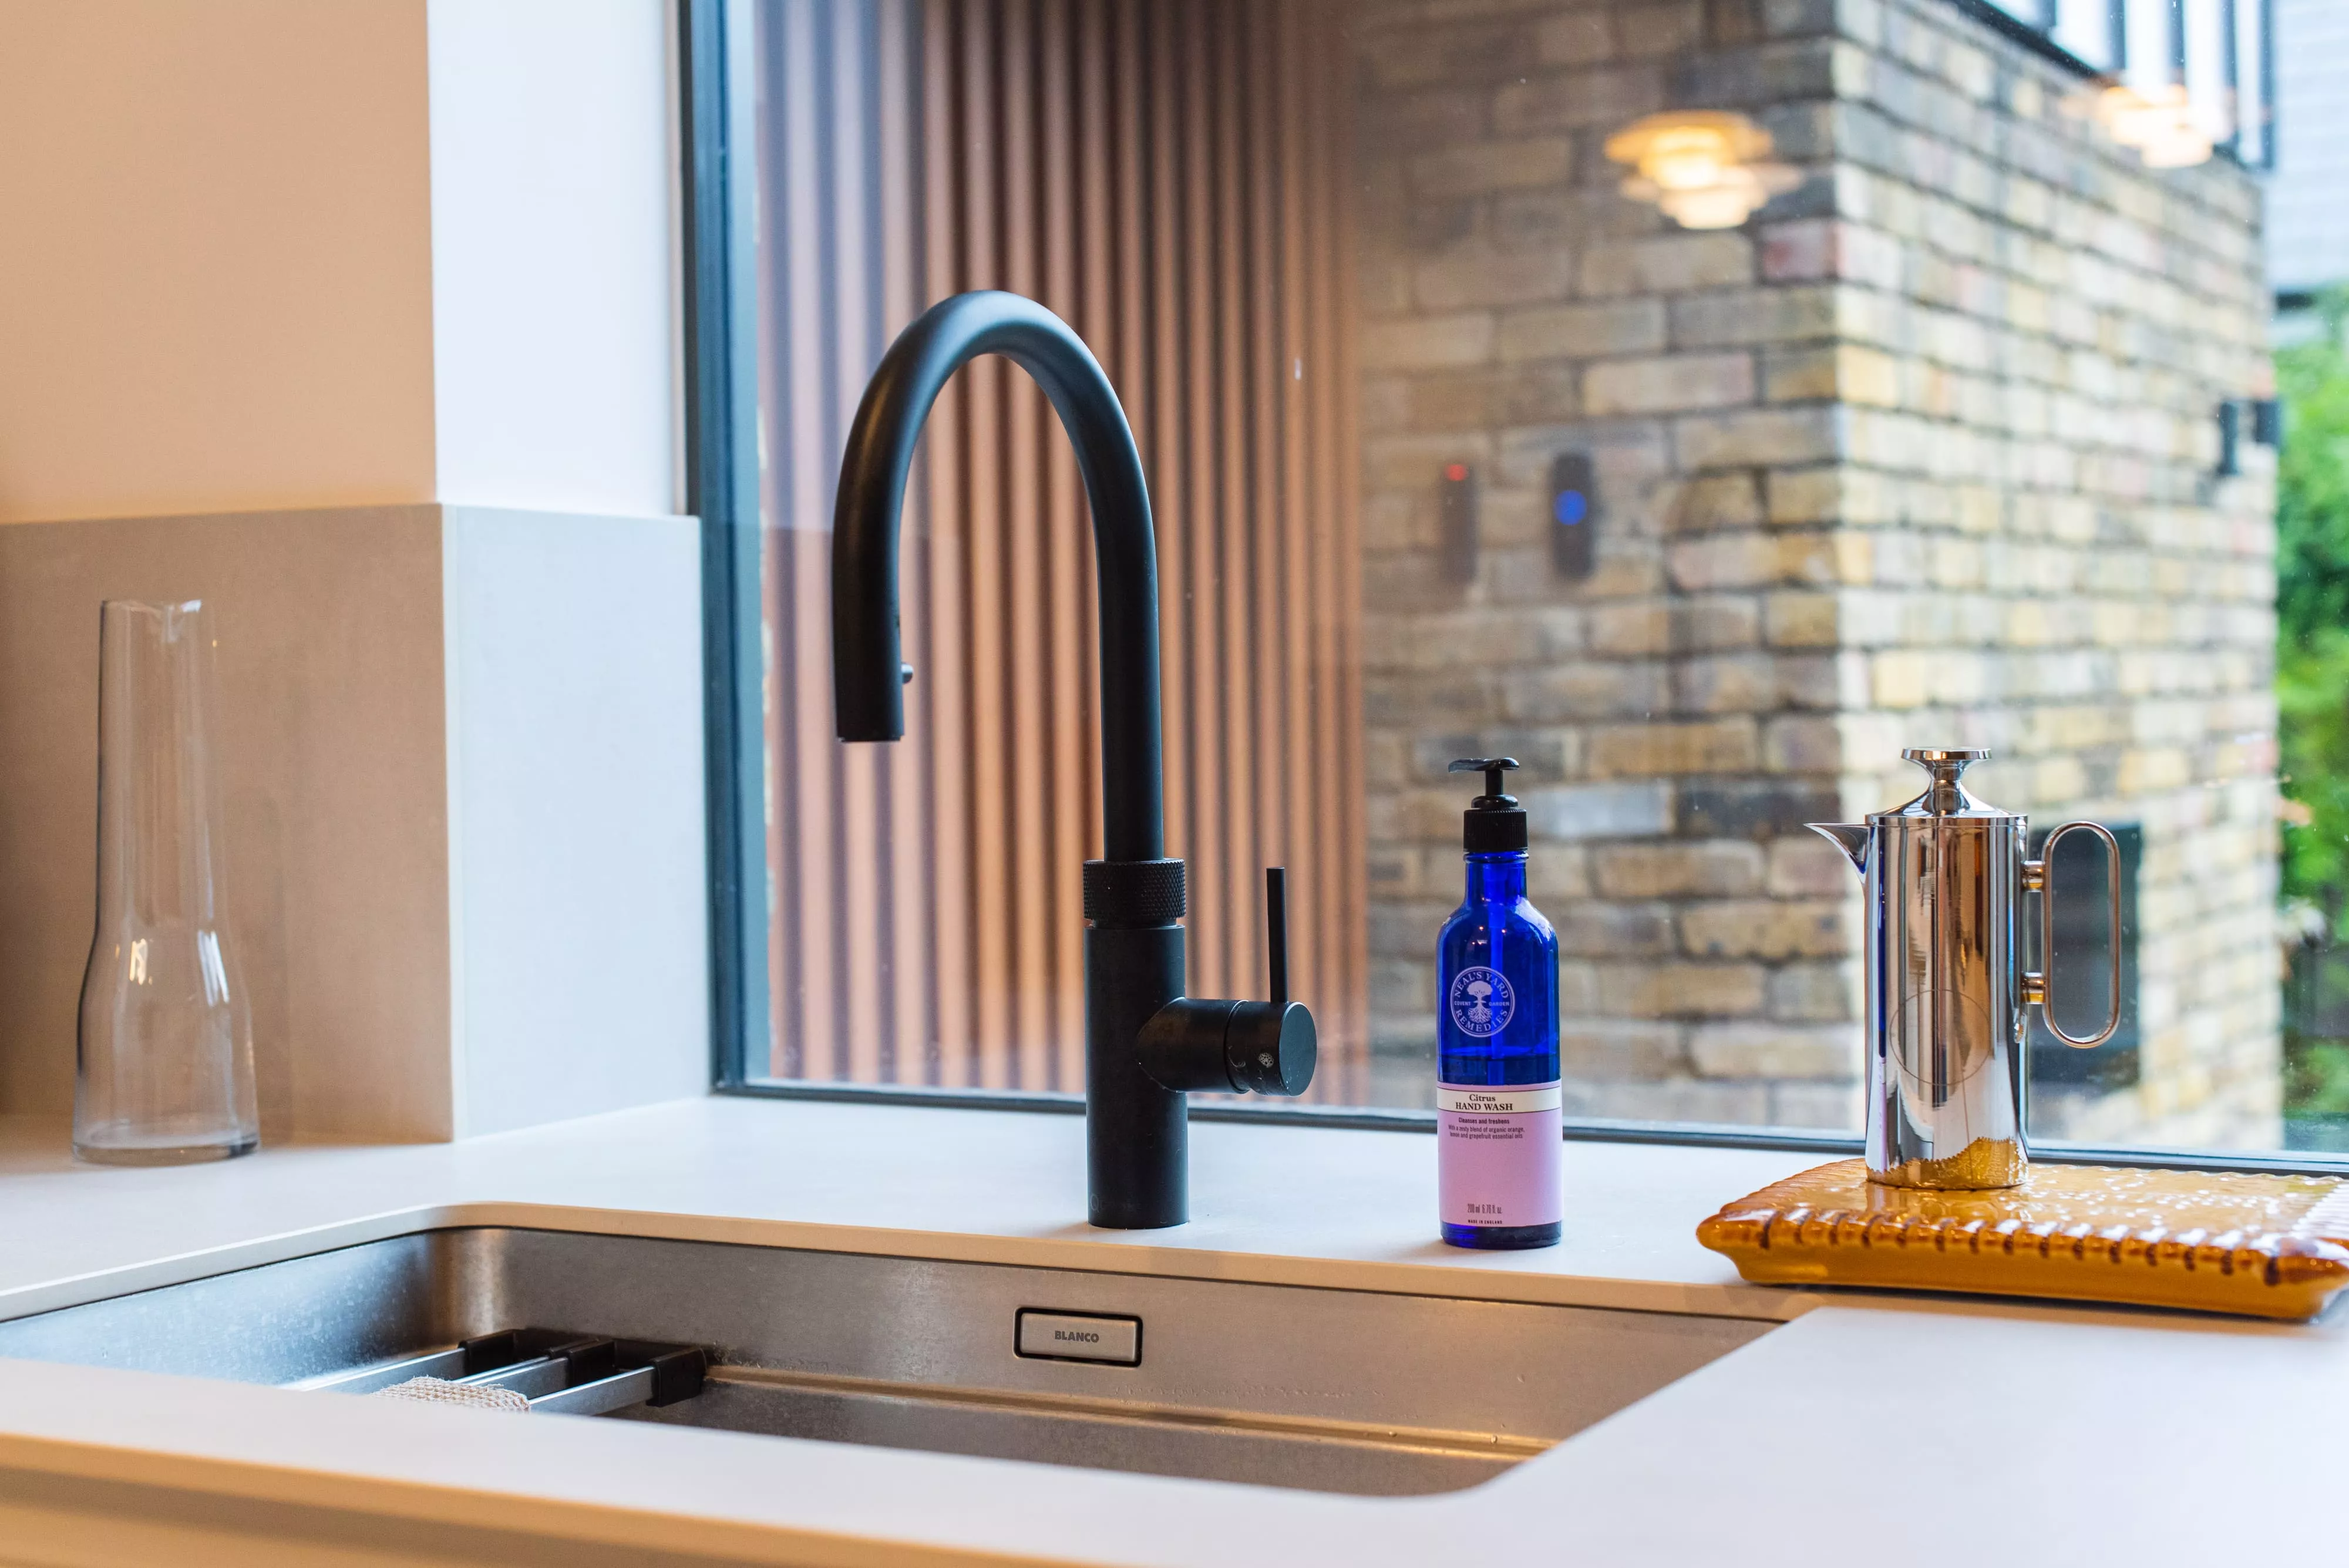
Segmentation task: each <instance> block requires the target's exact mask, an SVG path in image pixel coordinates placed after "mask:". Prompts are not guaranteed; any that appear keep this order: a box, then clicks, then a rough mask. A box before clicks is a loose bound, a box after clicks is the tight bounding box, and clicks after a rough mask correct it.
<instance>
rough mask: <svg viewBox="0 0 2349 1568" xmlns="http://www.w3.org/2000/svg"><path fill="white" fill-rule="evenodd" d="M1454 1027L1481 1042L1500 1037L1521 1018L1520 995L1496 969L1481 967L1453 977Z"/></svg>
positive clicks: (1451, 999) (1461, 972)
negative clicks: (1512, 1023) (1499, 1035)
mask: <svg viewBox="0 0 2349 1568" xmlns="http://www.w3.org/2000/svg"><path fill="white" fill-rule="evenodd" d="M1450 1002H1451V1007H1452V1027H1454V1029H1457V1030H1458V1031H1460V1033H1463V1034H1473V1035H1475V1036H1476V1038H1478V1039H1479V1040H1482V1039H1484V1038H1485V1037H1486V1036H1487V1035H1493V1034H1498V1033H1500V1032H1501V1031H1502V1030H1504V1029H1506V1028H1507V1027H1508V1026H1509V1020H1510V1019H1512V1018H1515V1017H1516V1015H1517V993H1516V992H1514V991H1511V990H1510V989H1509V982H1508V981H1507V980H1506V979H1505V978H1504V977H1503V976H1502V974H1501V971H1499V970H1496V969H1486V968H1485V966H1484V965H1482V964H1478V965H1476V966H1475V968H1473V969H1464V970H1462V971H1460V972H1459V973H1458V974H1455V975H1454V976H1453V977H1452V995H1451V998H1450Z"/></svg>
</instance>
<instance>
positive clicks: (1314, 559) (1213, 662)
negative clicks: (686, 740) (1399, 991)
mask: <svg viewBox="0 0 2349 1568" xmlns="http://www.w3.org/2000/svg"><path fill="white" fill-rule="evenodd" d="M761 23H762V29H763V37H764V44H763V46H762V47H764V49H765V51H766V52H765V55H764V57H763V66H764V69H763V72H762V78H761V79H762V83H763V85H764V90H765V92H766V93H767V94H768V98H767V99H766V100H765V101H764V102H763V103H762V119H761V136H762V149H761V151H762V158H761V223H762V224H764V225H765V226H764V230H763V232H762V236H761V237H762V242H763V254H765V255H766V256H767V257H768V258H769V259H768V261H767V264H766V265H765V267H764V268H763V269H762V275H761V303H762V307H763V308H764V309H765V311H766V316H765V332H764V336H763V339H762V340H763V342H764V345H765V348H766V350H767V353H766V356H765V361H764V362H763V363H762V366H761V392H762V396H763V397H764V398H765V399H766V417H767V421H768V422H767V427H766V442H765V451H766V452H767V454H768V471H767V475H766V479H767V491H766V493H765V496H764V504H765V505H766V507H767V509H768V516H769V520H770V522H771V524H774V525H775V528H776V532H775V533H774V534H773V535H771V539H772V541H773V543H774V546H775V547H774V548H773V549H771V551H770V552H769V567H768V572H769V599H768V604H769V613H770V615H771V618H772V619H771V631H770V635H771V646H772V648H773V649H774V653H775V658H776V659H777V663H778V668H777V669H776V670H774V672H773V679H772V680H771V683H770V691H771V729H770V734H769V746H770V756H771V769H770V776H771V802H770V810H771V813H772V815H771V825H772V830H771V833H770V843H771V875H772V877H773V888H772V896H773V898H774V900H775V907H776V912H777V919H776V920H775V921H774V923H773V926H772V929H773V930H774V932H775V940H774V949H773V952H772V955H771V961H772V963H773V965H774V970H773V979H774V995H775V999H776V1000H775V1019H774V1024H775V1039H776V1042H777V1045H776V1054H775V1058H774V1061H773V1063H772V1066H773V1068H774V1070H775V1071H777V1072H779V1073H782V1074H786V1075H808V1076H815V1077H833V1076H847V1077H853V1078H856V1079H861V1080H867V1081H873V1080H881V1081H889V1080H895V1081H927V1082H933V1083H948V1084H967V1083H976V1084H981V1085H996V1086H1009V1085H1026V1086H1040V1087H1041V1086H1049V1087H1066V1088H1073V1087H1076V1086H1078V1085H1080V1084H1081V1063H1082V1045H1081V1040H1082V974H1081V918H1080V916H1079V912H1078V909H1077V882H1078V877H1077V871H1078V866H1079V864H1080V862H1081V860H1082V859H1083V858H1084V857H1085V856H1086V855H1088V854H1090V853H1092V852H1093V850H1094V847H1095V846H1097V845H1098V843H1099V834H1100V809H1101V805H1100V799H1099V783H1098V775H1097V773H1096V769H1095V764H1094V757H1095V756H1096V754H1097V748H1098V738H1099V695H1098V693H1097V691H1095V690H1094V687H1093V684H1092V682H1093V678H1094V672H1093V660H1092V648H1093V643H1094V639H1095V637H1096V634H1097V625H1098V616H1099V607H1098V605H1097V604H1096V603H1095V602H1094V599H1093V596H1092V553H1091V543H1090V531H1089V529H1088V528H1087V526H1086V524H1085V515H1084V509H1083V505H1082V500H1081V486H1080V483H1079V480H1078V476H1077V472H1076V469H1075V465H1074V462H1073V458H1072V457H1071V454H1070V453H1069V452H1068V451H1067V449H1066V446H1065V443H1064V441H1062V439H1061V434H1060V431H1059V429H1058V421H1056V420H1054V419H1052V418H1051V416H1050V410H1049V405H1048V404H1047V403H1046V402H1045V400H1043V398H1042V395H1041V393H1040V392H1039V391H1038V390H1036V389H1034V388H1033V387H1032V386H1031V385H1030V384H1029V383H1028V382H1027V380H1026V378H1025V377H1024V376H1021V375H1019V373H1018V372H1016V371H1012V370H1010V369H1009V367H1008V366H1005V365H1004V364H1003V363H1002V362H1000V361H993V362H986V363H982V364H981V365H979V366H977V367H974V368H973V370H972V371H971V372H970V373H968V374H966V375H965V376H962V377H959V378H957V380H956V382H955V383H954V384H953V385H952V386H950V388H949V389H948V390H947V393H946V395H945V396H944V397H943V398H942V399H941V400H940V402H939V405H938V408H937V410H936V414H935V415H934V417H933V419H932V421H931V422H930V426H929V432H928V440H927V444H926V451H925V453H924V461H923V464H922V467H921V470H920V472H919V474H918V476H917V480H916V488H915V492H914V494H913V496H912V498H911V504H910V506H909V512H908V517H907V523H906V529H905V548H904V550H903V552H902V554H903V560H904V573H905V579H904V587H903V595H904V602H905V606H906V615H905V648H906V651H907V656H908V659H909V661H910V662H912V663H913V664H914V665H915V668H916V670H917V671H918V675H917V680H916V686H915V688H914V689H913V690H912V691H909V692H908V701H907V722H908V734H907V739H906V742H904V743H903V744H901V746H900V747H899V748H897V749H896V750H895V751H894V752H889V753H884V752H882V751H881V750H879V749H877V748H875V749H867V748H847V749H845V750H843V748H842V747H840V746H839V745H838V743H837V742H834V741H833V739H832V738H831V717H832V715H831V699H830V685H829V682H830V649H829V646H828V644H829V637H830V632H829V620H828V608H829V603H828V601H829V561H828V554H829V544H830V538H829V535H828V533H827V532H825V528H826V524H828V522H829V516H828V513H829V508H830V504H831V494H832V486H833V465H834V464H836V462H837V461H838V458H837V454H838V452H839V450H840V442H841V440H842V437H843V433H844V431H845V423H846V419H847V416H848V414H849V412H850V411H851V410H853V408H854V401H855V398H856V396H857V394H858V392H859V390H861V386H862V381H863V379H864V375H865V374H866V372H867V371H868V370H869V368H870V366H871V364H872V363H873V361H874V359H876V358H878V356H879V353H880V352H881V350H882V348H884V347H885V344H886V340H887V338H888V337H889V336H890V335H892V334H894V333H895V331H896V330H897V328H898V327H900V326H902V325H903V323H904V322H905V320H906V319H909V318H910V317H911V315H912V314H913V313H914V312H915V311H916V309H917V308H918V306H920V305H921V304H923V303H926V302H927V301H928V300H931V299H936V298H940V297H943V296H946V295H947V294H951V293H955V292H957V291H960V290H962V289H967V288H973V287H987V286H998V287H1008V288H1014V289H1018V290H1019V291H1020V292H1023V293H1027V294H1030V295H1034V296H1037V297H1039V298H1040V299H1042V300H1044V302H1045V303H1046V304H1048V305H1049V306H1051V307H1052V308H1054V309H1055V310H1057V311H1059V312H1060V313H1061V315H1062V316H1063V317H1065V318H1067V319H1068V320H1070V321H1071V323H1072V324H1074V325H1075V326H1076V327H1077V328H1078V330H1079V332H1080V333H1081V335H1083V336H1084V337H1086V339H1087V341H1088V342H1090V343H1091V344H1092V347H1093V348H1094V350H1095V352H1096V353H1097V354H1098V355H1099V356H1100V358H1102V363H1103V365H1104V367H1105V368H1106V369H1108V371H1109V373H1110V376H1111V379H1112V381H1113V382H1115V384H1116V385H1117V386H1118V387H1119V389H1120V390H1121V393H1122V395H1123V397H1124V398H1125V400H1126V403H1127V410H1128V415H1129V417H1130V418H1131V419H1132V421H1133V424H1134V428H1135V433H1136V436H1137V438H1138V439H1139V440H1140V441H1141V442H1142V444H1143V455H1144V460H1145V462H1146V463H1147V465H1148V467H1149V471H1150V473H1151V478H1152V483H1153V491H1154V497H1155V499H1156V503H1157V512H1158V534H1159V542H1160V576H1161V609H1162V648H1163V652H1164V659H1165V661H1166V671H1165V676H1166V687H1165V694H1164V716H1165V741H1166V753H1167V764H1168V779H1167V804H1168V823H1167V826H1168V847H1169V853H1172V854H1178V855H1182V856H1184V857H1186V858H1188V859H1189V860H1190V861H1191V862H1192V865H1193V867H1194V872H1193V894H1192V919H1191V922H1190V923H1191V926H1192V943H1191V945H1192V952H1193V961H1192V971H1191V975H1190V980H1191V982H1192V985H1193V987H1194V989H1196V990H1199V991H1203V992H1220V993H1223V994H1236V993H1237V994H1250V993H1253V992H1255V991H1256V990H1257V988H1258V987H1259V986H1260V985H1261V983H1262V973H1261V961H1260V958H1259V956H1258V955H1259V950H1260V944H1261V919H1260V903H1261V897H1262V894H1261V880H1260V876H1259V872H1258V867H1260V866H1261V865H1263V864H1266V863H1286V864H1287V865H1288V866H1289V867H1291V873H1292V888H1293V889H1294V891H1293V893H1292V904H1291V911H1292V933H1291V942H1292V948H1293V955H1294V956H1293V961H1292V973H1293V980H1294V984H1295V986H1296V989H1297V992H1298V993H1299V995H1300V996H1302V997H1304V998H1305V999H1306V1000H1308V1001H1310V1002H1313V1003H1314V1005H1315V1006H1316V1008H1317V1010H1318V1011H1319V1013H1320V1015H1321V1018H1322V1021H1323V1027H1324V1038H1325V1042H1326V1047H1325V1049H1326V1054H1325V1060H1326V1061H1327V1062H1328V1064H1329V1065H1328V1068H1327V1069H1326V1070H1325V1075H1324V1079H1323V1082H1322V1084H1321V1085H1319V1086H1318V1088H1317V1094H1318V1096H1319V1097H1321V1098H1325V1099H1344V1098H1349V1097H1351V1096H1353V1095H1354V1094H1355V1093H1357V1092H1358V1082H1359V1077H1358V1074H1357V1073H1356V1072H1355V1070H1354V1068H1353V1067H1352V1066H1351V1065H1350V1063H1351V1060H1352V1056H1353V1054H1358V1052H1359V1046H1360V1037H1361V1036H1360V1032H1361V1012H1362V1008H1361V997H1360V995H1359V992H1360V990H1361V985H1362V984H1363V981H1364V979H1365V973H1364V969H1365V966H1364V962H1363V949H1364V946H1365V943H1364V940H1363V933H1362V930H1361V908H1362V902H1361V889H1362V880H1363V873H1362V867H1361V808H1360V804H1359V800H1358V798H1357V797H1358V794H1359V778H1360V750H1361V742H1360V730H1361V722H1360V714H1359V703H1360V700H1361V693H1360V683H1359V680H1358V678H1357V676H1356V672H1355V671H1354V670H1353V668H1352V661H1353V660H1354V659H1355V657H1356V652H1355V646H1356V640H1357V635H1358V633H1357V627H1356V615H1357V612H1356V609H1355V607H1356V606H1357V605H1358V604H1359V602H1360V587H1359V564H1358V561H1357V559H1356V553H1357V541H1356V538H1355V535H1354V529H1355V523H1354V519H1353V515H1352V502H1351V486H1350V474H1351V468H1352V464H1351V462H1350V460H1349V458H1348V457H1347V455H1346V453H1347V450H1348V445H1349V443H1350V441H1351V439H1352V436H1351V423H1350V421H1351V418H1352V410H1351V400H1350V389H1349V381H1348V375H1349V360H1350V344H1349V341H1348V333H1349V331H1350V316H1349V314H1348V312H1349V309H1350V305H1349V301H1350V261H1349V257H1348V254H1347V224H1348V218H1347V213H1346V210H1345V202H1346V200H1347V196H1346V192H1345V188H1344V187H1345V182H1346V179H1347V177H1348V176H1347V174H1346V154H1347V144H1348V140H1349V136H1350V130H1349V127H1348V123H1347V119H1346V116H1347V113H1348V109H1349V105H1348V102H1347V94H1346V92H1345V90H1344V82H1343V79H1342V74H1341V73H1339V72H1336V71H1334V70H1333V62H1336V61H1340V60H1342V59H1343V58H1344V54H1343V52H1342V50H1341V49H1340V47H1338V46H1339V44H1340V28H1341V21H1340V10H1339V8H1338V7H1336V6H1335V5H1331V4H1329V3H1328V0H1299V3H1298V4H1295V5H1289V4H1283V5H1251V4H1248V3H1247V0H1169V3H1167V4H1161V5H1149V6H1132V5H1116V4H1113V3H1111V0H878V3H874V0H866V3H863V4H852V3H849V0H767V3H766V4H765V5H762V6H761Z"/></svg>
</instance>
